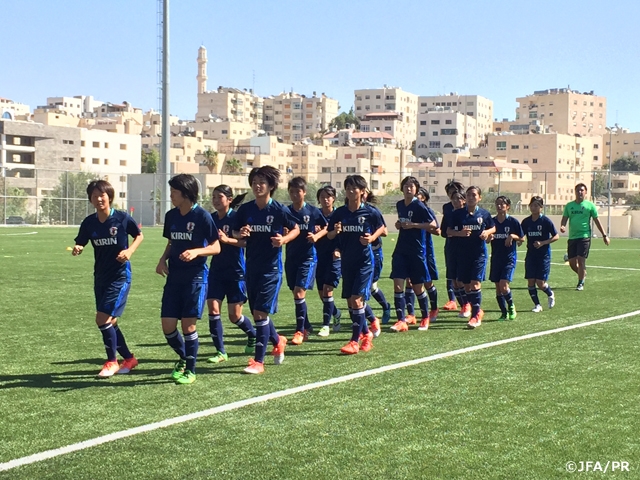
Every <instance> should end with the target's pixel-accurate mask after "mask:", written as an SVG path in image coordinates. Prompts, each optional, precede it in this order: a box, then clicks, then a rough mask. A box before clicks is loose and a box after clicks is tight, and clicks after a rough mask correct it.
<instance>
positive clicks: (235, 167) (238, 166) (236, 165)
mask: <svg viewBox="0 0 640 480" xmlns="http://www.w3.org/2000/svg"><path fill="white" fill-rule="evenodd" d="M224 165H225V167H226V169H227V172H228V173H242V162H241V161H240V160H238V159H237V158H235V157H233V158H231V159H230V160H227V161H226V162H224Z"/></svg>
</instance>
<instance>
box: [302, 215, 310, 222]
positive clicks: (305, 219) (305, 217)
mask: <svg viewBox="0 0 640 480" xmlns="http://www.w3.org/2000/svg"><path fill="white" fill-rule="evenodd" d="M309 219H310V217H309V215H305V216H304V217H302V220H303V221H304V223H309Z"/></svg>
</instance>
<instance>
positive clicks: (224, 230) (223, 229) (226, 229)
mask: <svg viewBox="0 0 640 480" xmlns="http://www.w3.org/2000/svg"><path fill="white" fill-rule="evenodd" d="M222 231H223V232H224V233H229V225H223V226H222Z"/></svg>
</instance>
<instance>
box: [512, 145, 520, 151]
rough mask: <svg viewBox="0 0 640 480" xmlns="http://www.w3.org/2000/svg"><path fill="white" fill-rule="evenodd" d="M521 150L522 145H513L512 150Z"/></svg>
mask: <svg viewBox="0 0 640 480" xmlns="http://www.w3.org/2000/svg"><path fill="white" fill-rule="evenodd" d="M518 149H520V145H511V150H518Z"/></svg>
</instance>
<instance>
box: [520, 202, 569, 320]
mask: <svg viewBox="0 0 640 480" xmlns="http://www.w3.org/2000/svg"><path fill="white" fill-rule="evenodd" d="M543 205H544V202H543V200H542V197H539V196H534V197H531V201H530V202H529V210H530V211H531V215H530V216H528V217H527V218H525V219H524V220H522V230H523V232H524V234H525V235H526V237H527V256H526V257H525V259H524V278H526V279H527V284H528V285H527V286H528V288H529V296H530V297H531V300H533V305H534V307H533V310H532V312H534V313H539V312H541V311H542V305H540V300H539V299H538V291H537V290H536V285H537V286H538V288H539V289H540V290H542V291H543V292H544V293H545V294H546V295H547V297H548V298H547V300H548V305H549V308H553V307H554V305H555V304H556V297H555V295H554V294H553V290H551V287H550V286H549V284H548V283H547V280H548V279H549V271H550V270H551V247H550V245H551V244H552V243H553V242H556V241H557V240H558V238H560V236H559V235H558V232H557V231H556V227H555V225H554V224H553V222H552V221H551V220H549V219H548V218H547V217H546V216H544V215H542V213H541V212H542V207H543Z"/></svg>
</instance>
